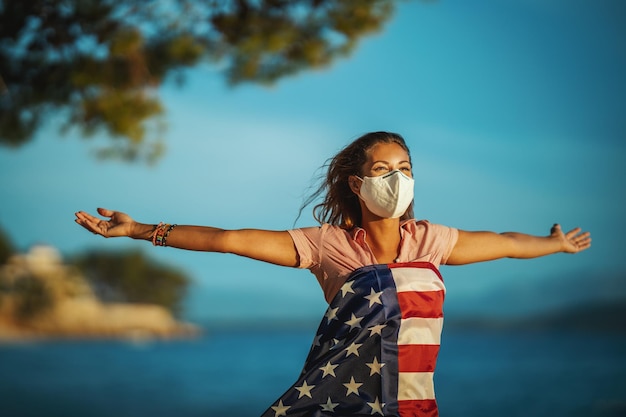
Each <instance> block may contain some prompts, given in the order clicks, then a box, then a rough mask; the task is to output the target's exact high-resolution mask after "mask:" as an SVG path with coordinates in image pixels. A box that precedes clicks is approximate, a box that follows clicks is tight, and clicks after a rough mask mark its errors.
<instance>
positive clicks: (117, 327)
mask: <svg viewBox="0 0 626 417" xmlns="http://www.w3.org/2000/svg"><path fill="white" fill-rule="evenodd" d="M198 332H199V329H198V328H197V327H196V326H194V325H192V324H190V323H184V322H180V321H178V320H176V319H175V318H174V316H173V315H172V313H171V312H170V311H169V310H168V309H167V308H165V307H163V306H160V305H156V304H146V303H123V302H115V303H112V302H111V303H110V302H103V301H102V300H100V299H99V298H98V297H97V296H96V294H95V292H94V291H93V289H92V287H91V286H90V285H89V283H88V281H87V280H86V279H85V278H84V277H83V276H82V275H81V273H80V271H79V270H78V269H77V268H75V267H73V266H68V265H65V264H63V262H62V259H61V257H60V255H59V253H58V252H57V250H56V249H54V248H52V247H49V246H35V247H33V248H31V249H30V251H29V252H28V253H26V254H13V255H12V256H11V257H10V258H9V259H8V260H7V261H6V262H5V264H4V265H2V266H0V342H2V341H5V342H6V341H15V340H31V339H43V338H127V339H141V340H143V339H153V338H158V339H167V338H178V337H191V336H194V335H196V334H198Z"/></svg>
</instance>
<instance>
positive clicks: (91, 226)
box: [74, 219, 101, 234]
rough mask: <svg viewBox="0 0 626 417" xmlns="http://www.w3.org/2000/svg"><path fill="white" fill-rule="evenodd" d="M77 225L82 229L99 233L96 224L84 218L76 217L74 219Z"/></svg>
mask: <svg viewBox="0 0 626 417" xmlns="http://www.w3.org/2000/svg"><path fill="white" fill-rule="evenodd" d="M74 221H75V222H76V223H77V224H78V225H79V226H81V227H83V228H84V229H86V230H88V231H90V232H91V233H96V234H101V233H100V232H98V230H97V226H96V225H95V224H94V223H93V222H90V221H88V220H85V219H76V220H74Z"/></svg>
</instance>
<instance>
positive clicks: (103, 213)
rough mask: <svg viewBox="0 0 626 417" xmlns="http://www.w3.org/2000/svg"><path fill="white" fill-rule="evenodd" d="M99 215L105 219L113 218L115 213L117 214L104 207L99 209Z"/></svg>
mask: <svg viewBox="0 0 626 417" xmlns="http://www.w3.org/2000/svg"><path fill="white" fill-rule="evenodd" d="M98 213H99V214H100V215H101V216H104V217H111V216H113V213H115V212H114V211H113V210H109V209H105V208H102V207H98Z"/></svg>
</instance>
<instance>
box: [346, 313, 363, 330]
mask: <svg viewBox="0 0 626 417" xmlns="http://www.w3.org/2000/svg"><path fill="white" fill-rule="evenodd" d="M361 320H363V317H357V316H355V315H354V314H352V317H351V318H350V320H348V321H346V322H345V324H347V325H348V326H350V330H352V329H355V328H357V329H360V328H361Z"/></svg>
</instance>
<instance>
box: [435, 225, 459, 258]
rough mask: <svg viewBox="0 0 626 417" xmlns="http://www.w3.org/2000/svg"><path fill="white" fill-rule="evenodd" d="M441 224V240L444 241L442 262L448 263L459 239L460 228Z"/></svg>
mask: <svg viewBox="0 0 626 417" xmlns="http://www.w3.org/2000/svg"><path fill="white" fill-rule="evenodd" d="M438 226H439V229H440V230H439V234H440V236H441V238H442V239H441V242H443V248H442V253H443V256H442V257H441V263H442V264H446V263H447V262H448V258H449V257H450V255H451V254H452V250H453V249H454V246H455V245H456V242H457V240H458V239H459V229H456V228H454V227H448V226H442V225H438Z"/></svg>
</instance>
